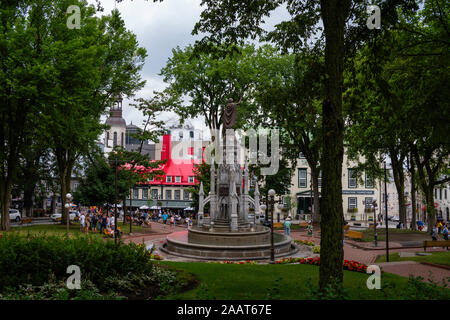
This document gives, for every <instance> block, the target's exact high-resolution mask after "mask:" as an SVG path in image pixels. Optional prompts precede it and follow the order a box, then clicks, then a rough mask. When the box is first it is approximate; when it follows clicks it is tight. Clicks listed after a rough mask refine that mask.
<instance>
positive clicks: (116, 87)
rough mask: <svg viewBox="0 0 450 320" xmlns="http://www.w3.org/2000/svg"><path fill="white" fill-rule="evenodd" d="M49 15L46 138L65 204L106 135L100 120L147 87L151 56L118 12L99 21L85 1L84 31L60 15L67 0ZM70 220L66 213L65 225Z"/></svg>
mask: <svg viewBox="0 0 450 320" xmlns="http://www.w3.org/2000/svg"><path fill="white" fill-rule="evenodd" d="M52 4H53V10H52V11H51V12H50V13H49V16H48V21H49V23H48V29H49V34H50V35H51V37H50V35H49V36H48V37H47V38H45V39H43V41H45V43H46V45H47V48H48V52H45V53H44V54H46V55H48V56H49V57H50V58H51V59H52V60H53V61H54V64H52V65H51V67H52V71H53V73H52V77H51V79H50V80H49V82H50V84H51V85H50V86H49V88H47V91H46V93H45V96H46V98H47V99H48V102H47V104H46V106H45V108H44V111H43V113H44V115H45V119H46V126H47V128H48V129H47V133H48V135H47V139H48V141H49V143H50V146H51V148H52V152H53V153H54V155H55V157H56V162H57V169H58V171H57V172H58V176H59V181H60V187H61V198H62V203H64V202H65V201H66V194H67V192H69V191H70V181H71V177H72V170H73V167H74V164H75V162H76V160H77V159H78V158H79V157H80V156H81V155H83V154H86V153H88V152H89V151H90V150H91V149H92V148H93V146H94V144H95V141H96V139H97V137H98V135H99V134H100V133H101V132H102V129H103V126H102V125H101V124H100V116H101V115H102V113H103V112H104V111H105V109H106V108H107V107H108V106H109V105H110V104H111V103H112V100H113V99H115V98H116V96H117V95H126V96H132V95H133V93H134V92H135V91H136V90H138V89H140V88H142V87H143V85H144V83H145V82H144V81H142V80H141V77H140V75H139V71H140V70H141V68H142V65H143V61H144V58H145V56H146V52H145V49H143V48H139V46H138V43H137V40H136V36H135V35H133V34H132V33H131V32H130V31H128V30H127V29H126V28H125V25H124V22H123V20H122V19H121V17H120V14H119V12H118V11H117V10H113V11H112V13H111V15H110V16H103V17H101V18H96V17H95V16H94V14H95V9H94V8H93V7H92V6H87V5H86V4H85V2H78V3H77V4H78V5H79V6H80V8H81V28H80V29H74V30H69V29H68V28H67V26H66V18H65V16H64V15H61V12H65V11H66V10H67V7H68V5H69V2H68V1H64V0H55V1H53V2H52ZM66 218H67V210H65V211H64V214H63V217H62V223H65V220H66Z"/></svg>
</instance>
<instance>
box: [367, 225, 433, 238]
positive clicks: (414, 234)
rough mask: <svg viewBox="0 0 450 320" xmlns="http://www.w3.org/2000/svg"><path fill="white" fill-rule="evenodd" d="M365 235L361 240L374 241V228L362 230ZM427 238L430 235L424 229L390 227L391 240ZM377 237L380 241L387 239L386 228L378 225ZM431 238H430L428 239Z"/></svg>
mask: <svg viewBox="0 0 450 320" xmlns="http://www.w3.org/2000/svg"><path fill="white" fill-rule="evenodd" d="M362 233H363V237H362V239H361V241H363V242H372V241H373V234H374V230H373V229H367V230H364V231H362ZM425 238H429V235H428V234H427V233H426V232H424V231H417V230H408V229H389V240H390V241H396V240H397V241H398V240H401V241H405V240H406V241H408V240H411V241H415V240H423V239H425ZM377 239H378V241H385V240H386V228H384V227H379V226H378V227H377ZM428 240H429V239H428Z"/></svg>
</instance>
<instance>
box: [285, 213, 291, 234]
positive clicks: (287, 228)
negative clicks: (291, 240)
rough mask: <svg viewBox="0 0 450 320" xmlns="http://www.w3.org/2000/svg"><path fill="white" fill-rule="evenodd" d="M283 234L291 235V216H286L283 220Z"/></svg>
mask: <svg viewBox="0 0 450 320" xmlns="http://www.w3.org/2000/svg"><path fill="white" fill-rule="evenodd" d="M284 234H285V235H287V236H290V235H291V216H288V217H287V218H286V220H285V221H284Z"/></svg>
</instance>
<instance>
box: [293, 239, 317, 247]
mask: <svg viewBox="0 0 450 320" xmlns="http://www.w3.org/2000/svg"><path fill="white" fill-rule="evenodd" d="M294 242H295V243H296V244H305V245H307V246H310V247H314V246H315V244H314V241H312V240H294Z"/></svg>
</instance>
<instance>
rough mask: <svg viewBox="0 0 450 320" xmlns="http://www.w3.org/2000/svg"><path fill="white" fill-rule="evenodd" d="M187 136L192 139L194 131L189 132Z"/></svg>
mask: <svg viewBox="0 0 450 320" xmlns="http://www.w3.org/2000/svg"><path fill="white" fill-rule="evenodd" d="M189 136H190V137H191V138H192V139H193V138H194V131H189Z"/></svg>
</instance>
